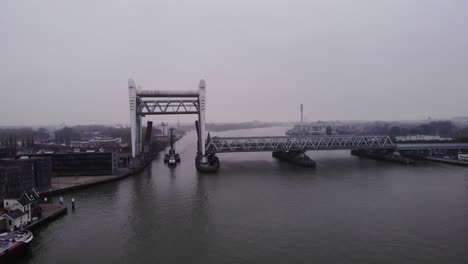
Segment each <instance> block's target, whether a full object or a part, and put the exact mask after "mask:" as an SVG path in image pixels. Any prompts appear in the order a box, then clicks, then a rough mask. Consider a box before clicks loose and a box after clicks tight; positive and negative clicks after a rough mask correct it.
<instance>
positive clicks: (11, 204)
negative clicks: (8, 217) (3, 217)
mask: <svg viewBox="0 0 468 264" xmlns="http://www.w3.org/2000/svg"><path fill="white" fill-rule="evenodd" d="M3 207H4V208H7V209H9V210H11V211H14V210H16V209H18V210H20V211H21V212H23V213H26V215H25V216H26V221H27V222H31V219H32V217H31V204H27V205H21V204H20V203H19V202H18V199H4V200H3Z"/></svg>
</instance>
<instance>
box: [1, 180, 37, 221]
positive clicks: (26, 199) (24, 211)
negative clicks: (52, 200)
mask: <svg viewBox="0 0 468 264" xmlns="http://www.w3.org/2000/svg"><path fill="white" fill-rule="evenodd" d="M3 207H4V209H3V214H2V215H1V216H0V222H1V221H2V220H3V222H4V226H3V228H4V229H6V230H14V229H18V228H20V227H21V226H23V225H26V224H29V223H31V221H33V220H34V219H36V218H37V217H40V216H41V208H40V206H39V194H38V193H37V192H36V191H35V190H34V189H32V190H30V191H24V192H23V194H21V196H20V197H19V198H18V197H6V198H4V199H3ZM0 228H2V227H1V226H0Z"/></svg>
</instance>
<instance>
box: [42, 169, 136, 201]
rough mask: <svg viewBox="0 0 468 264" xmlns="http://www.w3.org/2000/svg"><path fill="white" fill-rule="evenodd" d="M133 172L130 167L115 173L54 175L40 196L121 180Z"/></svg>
mask: <svg viewBox="0 0 468 264" xmlns="http://www.w3.org/2000/svg"><path fill="white" fill-rule="evenodd" d="M132 174H134V172H133V171H131V170H130V169H118V171H117V174H116V175H102V176H75V177H54V178H52V185H51V187H52V188H51V189H50V190H49V191H45V192H41V193H40V196H41V197H46V196H53V195H57V194H62V193H65V192H69V191H73V190H78V189H83V188H87V187H90V186H94V185H98V184H102V183H107V182H112V181H116V180H121V179H123V178H126V177H128V176H130V175H132Z"/></svg>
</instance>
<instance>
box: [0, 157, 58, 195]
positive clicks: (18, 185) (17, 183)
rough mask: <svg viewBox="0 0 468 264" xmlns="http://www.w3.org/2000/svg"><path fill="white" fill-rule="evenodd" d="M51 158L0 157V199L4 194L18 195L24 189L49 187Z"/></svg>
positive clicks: (40, 189) (46, 188)
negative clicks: (15, 158)
mask: <svg viewBox="0 0 468 264" xmlns="http://www.w3.org/2000/svg"><path fill="white" fill-rule="evenodd" d="M51 178H52V160H51V159H50V158H48V157H34V158H29V159H17V160H13V159H0V201H1V200H2V199H3V198H4V197H5V196H7V195H8V196H18V197H19V196H20V195H21V194H22V193H23V192H24V191H29V190H32V189H33V188H34V189H35V190H38V191H45V190H48V189H50V186H51Z"/></svg>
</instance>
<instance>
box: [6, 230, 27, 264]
mask: <svg viewBox="0 0 468 264" xmlns="http://www.w3.org/2000/svg"><path fill="white" fill-rule="evenodd" d="M32 240H33V234H32V233H31V232H30V231H27V230H22V231H13V232H8V233H3V234H0V263H9V261H11V260H12V259H14V258H15V257H17V256H19V255H21V253H22V252H24V251H25V250H26V248H27V247H28V245H29V243H31V241H32Z"/></svg>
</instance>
